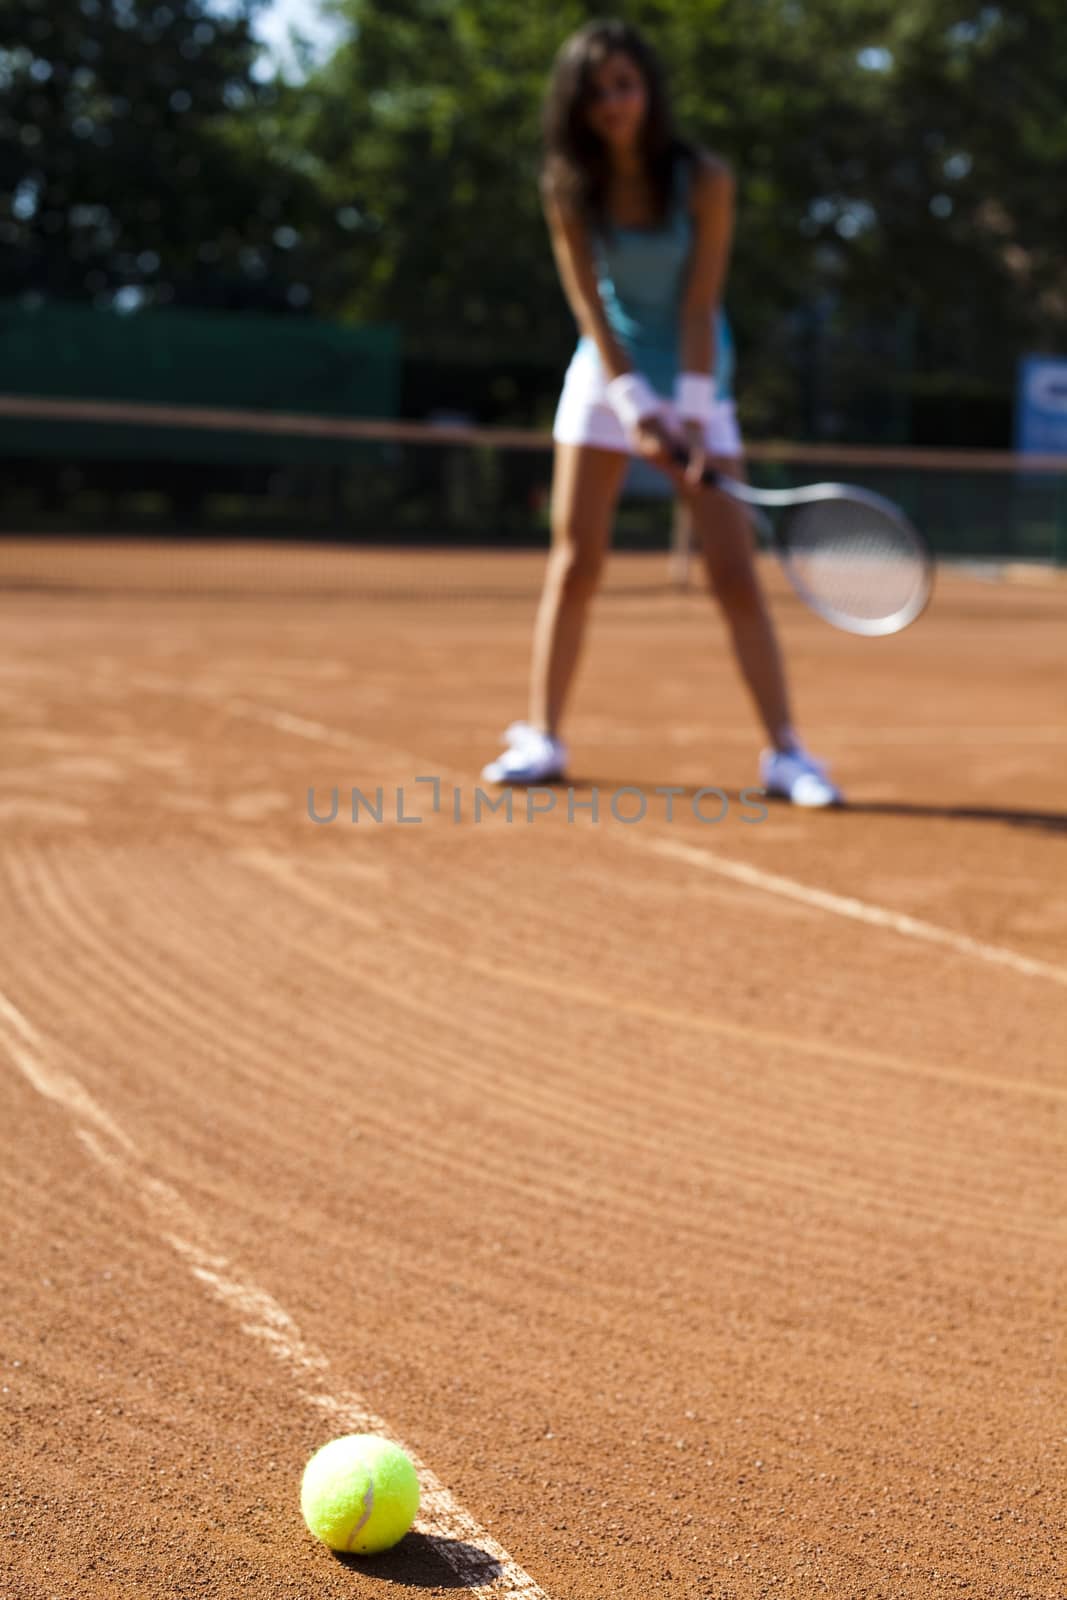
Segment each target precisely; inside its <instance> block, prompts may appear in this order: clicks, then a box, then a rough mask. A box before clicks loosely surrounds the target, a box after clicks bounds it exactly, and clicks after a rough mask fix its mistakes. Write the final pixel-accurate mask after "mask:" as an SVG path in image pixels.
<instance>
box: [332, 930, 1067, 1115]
mask: <svg viewBox="0 0 1067 1600" xmlns="http://www.w3.org/2000/svg"><path fill="white" fill-rule="evenodd" d="M392 931H393V935H394V937H396V938H398V939H401V940H403V942H404V943H405V944H407V945H409V946H410V947H411V948H412V949H413V950H418V951H419V952H420V954H422V955H428V956H429V955H436V956H437V957H440V956H441V954H442V950H441V946H440V945H437V944H434V943H433V942H432V941H431V940H428V939H425V938H424V937H422V936H421V935H419V934H414V933H412V932H410V930H408V929H406V928H395V929H393V930H392ZM444 954H445V955H446V956H447V957H448V959H450V960H451V961H453V962H455V963H456V964H457V965H459V966H463V967H465V968H467V969H468V970H469V971H472V972H477V973H479V974H480V975H481V976H482V977H485V978H489V979H492V980H494V981H496V982H501V983H510V984H512V985H514V986H515V987H517V988H522V989H532V990H534V991H535V992H537V993H541V994H547V995H550V996H552V997H553V998H554V999H556V1000H559V999H560V998H561V997H566V998H567V999H569V1000H574V1001H576V1002H577V1003H579V1004H581V1005H586V1006H590V1007H594V1008H596V1009H597V1010H601V1011H608V1012H610V1013H611V1015H612V1016H615V1015H624V1016H632V1017H641V1018H642V1019H644V1020H646V1021H649V1022H662V1023H667V1024H669V1025H670V1026H672V1027H677V1028H684V1029H686V1030H687V1031H689V1032H691V1033H706V1034H710V1035H711V1036H712V1037H715V1038H721V1039H737V1040H738V1041H741V1042H744V1043H746V1044H760V1045H766V1046H769V1047H771V1048H773V1049H781V1050H782V1051H783V1052H785V1053H786V1054H788V1055H790V1056H795V1055H802V1056H815V1057H822V1058H824V1059H825V1060H828V1061H843V1062H848V1063H850V1064H852V1063H854V1064H855V1065H857V1066H870V1067H876V1068H880V1069H882V1070H885V1071H887V1072H895V1073H898V1074H900V1075H901V1076H903V1077H910V1078H925V1079H928V1080H931V1081H933V1082H940V1083H950V1084H953V1085H960V1086H962V1087H965V1088H968V1089H986V1090H992V1091H993V1092H995V1093H999V1094H1027V1095H1035V1096H1037V1097H1039V1098H1042V1099H1053V1100H1067V1088H1061V1087H1060V1086H1059V1085H1058V1084H1044V1083H1033V1082H1030V1081H1027V1080H1019V1079H1016V1078H994V1077H990V1076H989V1075H988V1074H987V1073H975V1072H964V1071H960V1070H957V1069H956V1068H954V1067H939V1066H934V1065H932V1064H930V1063H929V1062H925V1061H919V1060H916V1059H914V1058H912V1057H908V1056H895V1055H889V1054H887V1053H885V1052H883V1051H880V1050H868V1049H866V1048H865V1047H863V1046H861V1045H847V1044H837V1043H835V1042H832V1041H831V1040H828V1039H818V1038H815V1039H813V1038H809V1037H807V1036H806V1035H804V1034H796V1033H785V1032H782V1031H780V1030H776V1029H773V1028H757V1027H753V1026H752V1024H750V1023H746V1022H726V1021H724V1020H723V1019H722V1018H720V1017H705V1016H700V1015H699V1014H698V1013H697V1012H693V1011H679V1010H677V1009H676V1008H675V1007H672V1006H664V1005H659V1004H657V1003H656V1002H655V1001H652V1000H647V1001H646V1000H631V999H627V998H625V997H624V996H621V995H613V994H608V993H606V992H605V991H604V990H602V989H593V988H590V987H589V986H588V985H587V984H580V983H574V982H572V981H571V980H570V979H569V978H563V977H557V976H544V977H542V976H541V975H539V974H538V973H536V972H534V971H532V970H527V969H526V968H519V967H513V966H507V965H505V964H504V963H503V962H499V961H485V960H483V959H482V958H481V957H479V956H472V955H467V954H463V955H457V954H456V952H455V951H453V950H447V951H445V952H444ZM359 981H360V983H361V984H363V985H365V986H366V987H369V988H374V987H377V988H378V990H379V992H384V993H386V994H387V995H389V996H390V997H391V998H393V999H394V1000H396V1001H403V1003H405V1004H407V1005H408V1006H409V1008H411V1007H415V1006H417V1005H418V1004H419V1002H417V1001H415V1000H413V999H412V998H411V996H410V995H409V994H407V993H406V992H405V993H404V994H401V992H400V990H398V989H394V990H392V991H391V994H390V991H389V990H388V989H387V988H383V985H381V984H380V983H378V981H377V980H372V979H370V978H369V977H368V975H367V973H366V971H365V970H364V971H361V972H360V975H359Z"/></svg>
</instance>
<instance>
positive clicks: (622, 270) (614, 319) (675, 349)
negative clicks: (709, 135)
mask: <svg viewBox="0 0 1067 1600" xmlns="http://www.w3.org/2000/svg"><path fill="white" fill-rule="evenodd" d="M688 190H689V162H688V160H682V161H678V162H677V163H676V165H675V174H674V194H673V196H672V199H671V206H670V210H669V212H668V215H667V219H666V221H665V222H663V223H661V224H660V225H659V226H658V227H656V228H620V227H613V228H612V230H611V233H610V236H609V237H608V238H604V237H603V236H601V235H596V236H594V240H593V259H594V263H595V267H596V274H597V286H598V288H599V290H600V297H601V300H602V301H603V304H604V311H605V314H606V316H607V319H608V323H609V325H610V327H611V329H612V332H613V333H614V334H615V336H616V338H617V339H618V340H619V342H620V343H621V344H622V345H624V346H625V348H626V350H627V352H628V354H629V355H630V357H631V359H632V360H633V363H634V366H635V367H636V368H637V370H638V372H640V373H641V374H642V376H643V377H644V378H646V379H647V380H648V382H649V383H650V384H651V385H652V387H653V388H654V389H656V390H658V391H659V393H660V394H662V395H666V396H668V397H670V396H671V395H672V394H673V392H674V380H675V378H676V377H677V375H678V370H679V365H678V364H679V359H680V351H679V325H678V319H679V313H680V310H681V303H682V295H683V293H684V289H685V271H686V266H687V264H688V261H689V252H690V249H691V246H692V236H693V223H692V218H691V217H690V215H689V207H688ZM715 333H716V344H715V388H716V396H717V398H718V399H719V400H726V399H729V397H730V395H731V393H732V390H733V367H734V349H733V339H732V336H731V333H730V325H729V322H728V321H727V318H726V315H725V313H724V312H723V311H722V309H721V308H720V309H719V310H718V311H716V313H715ZM578 349H579V350H581V351H584V352H585V353H586V354H588V353H589V352H590V351H592V353H594V354H595V353H596V343H595V341H594V340H593V339H592V338H591V337H590V336H589V335H588V334H586V335H584V336H583V337H582V338H581V339H580V340H579V341H578Z"/></svg>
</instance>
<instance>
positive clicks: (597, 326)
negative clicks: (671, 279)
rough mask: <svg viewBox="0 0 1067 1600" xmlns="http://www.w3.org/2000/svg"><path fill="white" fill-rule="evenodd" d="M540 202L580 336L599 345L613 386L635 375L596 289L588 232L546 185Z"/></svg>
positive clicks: (574, 213) (583, 224)
mask: <svg viewBox="0 0 1067 1600" xmlns="http://www.w3.org/2000/svg"><path fill="white" fill-rule="evenodd" d="M541 198H542V203H543V205H544V211H545V220H546V222H547V223H548V231H549V236H550V238H551V240H552V253H553V255H554V256H555V258H556V267H557V270H558V272H559V281H560V283H561V285H562V287H563V293H564V294H565V295H566V297H567V304H568V305H569V306H570V308H571V311H572V312H573V313H574V320H575V321H576V322H577V324H578V327H579V329H580V330H581V332H582V333H583V334H587V335H588V336H589V338H591V339H592V340H593V341H594V343H595V344H596V347H597V350H598V351H599V352H600V359H601V362H602V363H603V366H604V372H605V374H606V376H607V378H608V381H609V382H610V380H611V379H612V378H619V377H621V376H622V374H623V373H624V372H632V371H633V364H632V362H631V361H630V358H629V356H628V355H627V354H626V351H625V350H624V349H623V348H622V346H621V345H620V344H619V342H618V340H617V339H616V337H615V335H614V333H613V332H612V330H611V325H610V323H609V322H608V319H607V314H606V312H605V310H604V302H603V301H602V300H601V298H600V289H599V288H598V286H597V279H596V269H595V267H594V265H593V252H592V250H591V248H590V244H589V234H588V230H587V229H586V226H585V223H584V222H583V220H582V219H581V217H579V216H578V215H577V213H576V212H575V211H574V210H572V208H571V207H569V206H565V205H563V204H561V202H560V201H559V200H558V199H557V198H556V197H555V196H554V195H553V194H552V193H551V191H550V190H549V189H548V188H547V187H546V186H545V185H542V188H541Z"/></svg>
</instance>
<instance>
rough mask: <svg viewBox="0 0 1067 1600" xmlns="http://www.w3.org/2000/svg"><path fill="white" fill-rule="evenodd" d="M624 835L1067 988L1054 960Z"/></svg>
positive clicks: (758, 885) (674, 844)
mask: <svg viewBox="0 0 1067 1600" xmlns="http://www.w3.org/2000/svg"><path fill="white" fill-rule="evenodd" d="M622 837H623V838H624V839H625V840H626V842H627V844H631V845H634V846H636V847H637V848H638V849H640V850H646V851H648V852H649V853H651V854H653V855H658V856H666V857H667V858H668V859H670V860H673V861H683V862H685V863H686V865H687V866H691V867H698V868H699V869H700V870H701V871H702V872H714V873H717V874H718V876H719V877H721V878H730V879H732V880H733V882H734V883H744V884H747V885H748V886H749V887H750V888H752V889H761V890H764V891H765V892H766V893H768V894H778V895H782V896H783V897H784V898H785V899H787V900H798V901H800V903H801V904H802V905H806V906H811V907H812V908H814V909H815V910H818V911H829V912H831V913H833V914H834V915H835V916H838V917H851V918H852V919H853V920H854V921H856V922H865V923H866V924H867V925H868V927H872V928H886V929H888V930H889V931H890V932H892V933H899V934H903V935H904V936H905V938H909V939H920V940H923V941H925V942H926V943H927V944H939V945H943V946H944V947H945V948H946V949H948V950H954V951H955V952H956V953H957V955H963V956H973V957H974V958H975V959H976V960H978V961H988V962H991V963H993V965H995V966H1001V967H1007V968H1009V969H1010V970H1011V971H1012V972H1018V973H1021V974H1022V976H1023V977H1025V978H1045V979H1047V980H1048V982H1050V983H1058V984H1063V985H1064V986H1065V987H1067V967H1057V966H1055V965H1053V963H1052V962H1051V961H1038V960H1035V959H1034V958H1032V957H1030V956H1021V955H1019V954H1017V952H1016V951H1014V950H1005V949H1004V948H1003V947H1002V946H1001V945H996V944H985V943H983V941H982V940H981V939H972V938H970V937H969V936H968V935H967V934H965V933H953V932H952V930H951V929H950V928H939V927H938V926H937V924H936V923H933V922H922V921H920V919H919V918H918V917H909V916H907V915H905V914H904V913H903V912H899V911H890V910H888V909H887V908H886V907H885V906H879V905H871V904H870V903H869V902H868V901H866V900H855V899H853V898H852V897H851V896H849V895H841V894H830V893H828V892H827V891H826V890H825V889H814V888H812V887H811V886H810V885H809V884H806V883H797V882H796V881H795V880H794V879H793V878H783V877H781V876H780V875H779V874H778V873H775V872H764V871H762V869H761V868H759V867H750V866H749V865H748V864H747V862H744V861H732V860H730V858H729V857H727V856H720V855H718V854H716V853H715V852H714V851H713V850H706V849H700V848H699V847H697V846H695V845H688V844H683V843H682V842H681V840H678V839H645V838H639V837H636V836H635V835H634V834H632V833H631V834H623V835H622Z"/></svg>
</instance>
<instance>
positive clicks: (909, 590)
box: [675, 449, 934, 636]
mask: <svg viewBox="0 0 1067 1600" xmlns="http://www.w3.org/2000/svg"><path fill="white" fill-rule="evenodd" d="M675 460H676V461H677V462H678V464H679V465H680V466H684V465H685V463H686V460H687V456H686V453H685V451H684V450H681V449H679V450H677V451H676V452H675ZM703 482H704V483H705V484H706V485H707V486H708V487H709V488H714V489H721V490H722V492H723V493H724V494H728V495H730V497H731V498H732V499H734V500H738V501H740V502H741V504H742V505H746V506H749V507H758V508H759V509H761V510H766V511H774V512H777V513H778V515H777V516H776V517H773V518H768V519H762V518H761V519H760V520H761V521H763V520H767V521H768V522H769V523H770V527H771V538H772V541H773V545H774V551H775V554H776V555H777V557H778V559H779V561H780V562H781V563H782V566H783V568H784V569H785V575H786V577H787V578H788V579H789V582H790V583H791V584H792V586H793V589H794V590H795V592H796V593H797V595H798V596H799V597H800V599H801V600H803V601H804V603H805V604H806V605H808V606H810V607H811V609H812V610H813V611H814V612H816V613H817V614H818V615H819V616H820V617H822V618H823V619H824V620H825V621H826V622H830V623H832V624H833V625H834V627H835V628H844V629H845V631H846V632H848V633H861V634H866V635H868V636H875V635H879V634H887V633H899V632H900V631H901V629H902V628H907V627H908V626H909V625H910V624H911V623H913V622H914V621H915V620H916V618H917V617H920V616H921V615H922V613H923V611H924V610H925V609H926V605H927V602H928V601H929V599H930V595H931V594H932V592H933V584H934V557H933V553H932V551H931V549H930V546H929V545H928V543H927V541H926V540H925V539H924V538H923V536H922V534H921V533H920V532H919V530H918V529H917V528H915V527H913V525H912V524H911V523H910V522H909V521H908V519H907V517H906V516H905V515H904V513H903V511H901V509H900V507H899V506H896V505H894V504H893V502H892V501H891V500H885V499H883V498H882V496H881V495H879V494H873V493H872V492H871V491H870V490H868V489H861V488H858V487H856V486H855V485H853V484H847V483H813V484H810V485H808V486H806V487H805V488H802V489H753V488H752V487H750V485H749V484H747V483H739V482H738V481H737V480H736V479H735V478H731V477H729V476H727V475H726V474H724V473H720V472H716V471H715V470H714V469H713V468H711V467H709V468H707V469H706V470H705V472H704V475H703Z"/></svg>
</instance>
